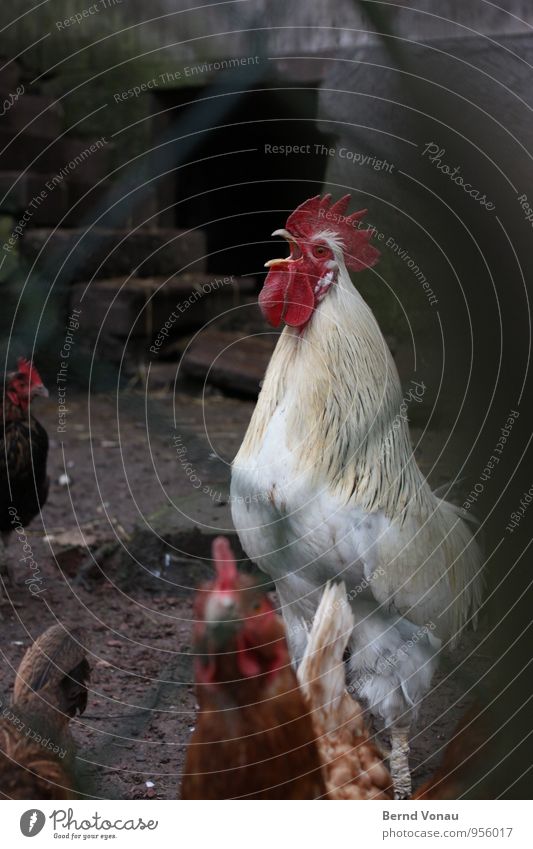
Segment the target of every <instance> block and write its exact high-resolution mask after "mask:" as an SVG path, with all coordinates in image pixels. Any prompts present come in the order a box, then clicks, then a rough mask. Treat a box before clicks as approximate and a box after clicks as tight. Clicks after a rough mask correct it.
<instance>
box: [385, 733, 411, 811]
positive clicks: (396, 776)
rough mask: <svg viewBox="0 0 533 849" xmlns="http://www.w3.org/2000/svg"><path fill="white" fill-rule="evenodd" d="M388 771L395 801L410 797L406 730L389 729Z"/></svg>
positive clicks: (407, 736)
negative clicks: (389, 751)
mask: <svg viewBox="0 0 533 849" xmlns="http://www.w3.org/2000/svg"><path fill="white" fill-rule="evenodd" d="M389 765H390V771H391V775H392V781H393V784H394V798H395V799H409V798H410V796H411V771H410V769H409V731H408V729H406V728H392V729H391V753H390V762H389Z"/></svg>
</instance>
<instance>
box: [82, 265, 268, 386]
mask: <svg viewBox="0 0 533 849" xmlns="http://www.w3.org/2000/svg"><path fill="white" fill-rule="evenodd" d="M123 284H124V277H118V278H113V279H110V280H97V281H93V282H92V283H91V284H90V285H89V287H88V288H87V284H86V283H76V284H74V285H73V286H72V288H71V298H70V307H71V309H72V308H77V309H81V310H82V317H81V319H80V320H81V325H82V329H83V337H82V340H81V341H82V345H83V346H85V347H86V348H87V349H91V350H92V349H93V348H94V345H95V343H96V340H97V339H98V343H97V344H98V350H99V352H100V351H101V353H102V356H105V358H106V359H107V360H110V361H111V362H120V361H121V359H122V356H123V353H124V347H125V345H127V346H128V352H127V353H128V358H127V361H128V363H134V364H141V363H143V362H144V363H146V362H148V361H149V360H152V361H155V362H157V361H159V360H160V359H162V358H164V357H165V356H167V355H168V354H169V352H170V350H169V349H171V348H172V346H174V345H175V343H176V341H177V340H178V339H179V338H180V337H182V336H183V335H184V334H187V333H188V332H189V331H191V330H192V329H193V328H198V327H201V326H202V325H203V324H205V323H206V322H209V321H211V320H212V319H214V318H217V317H218V316H220V315H224V314H226V313H227V312H228V310H229V309H231V308H233V307H238V306H239V304H241V303H243V301H244V300H245V299H246V298H247V297H249V296H250V293H251V292H252V291H254V289H255V281H254V280H253V279H251V278H235V277H229V276H227V277H225V276H223V275H218V276H217V275H214V274H205V273H197V272H188V273H185V274H178V275H174V276H173V277H170V278H165V277H152V278H150V277H149V278H133V279H130V280H127V282H126V283H125V284H124V285H123ZM126 370H128V368H127V369H126Z"/></svg>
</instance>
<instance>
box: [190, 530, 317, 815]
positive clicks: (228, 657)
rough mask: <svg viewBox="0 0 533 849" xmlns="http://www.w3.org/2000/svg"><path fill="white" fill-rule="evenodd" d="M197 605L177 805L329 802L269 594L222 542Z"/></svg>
mask: <svg viewBox="0 0 533 849" xmlns="http://www.w3.org/2000/svg"><path fill="white" fill-rule="evenodd" d="M213 559H214V561H215V566H216V569H217V576H216V579H215V580H214V581H213V582H212V583H210V584H208V585H206V586H205V587H203V588H202V589H200V591H199V592H198V595H197V598H196V608H195V619H196V626H195V635H194V650H195V654H196V659H195V673H196V682H197V686H196V690H197V698H198V703H199V706H200V710H199V713H198V717H197V723H196V729H195V731H194V734H193V737H192V740H191V743H190V745H189V749H188V751H187V758H186V762H185V774H184V778H183V783H182V792H181V796H182V798H183V799H235V798H246V799H317V798H320V797H324V796H326V787H325V783H324V777H323V772H322V768H321V762H320V756H319V752H318V748H317V744H316V742H315V732H314V729H313V723H312V721H311V717H310V715H309V711H308V708H307V707H306V704H305V702H304V699H303V696H302V694H301V692H300V689H299V687H298V682H297V680H296V676H295V673H294V671H293V668H292V666H291V661H290V658H289V653H288V649H287V642H286V639H285V630H284V627H283V623H282V621H281V619H280V618H279V617H278V616H277V615H276V613H275V611H274V608H273V606H272V603H271V601H270V599H269V598H268V596H267V595H266V593H265V592H264V591H263V590H261V589H260V588H258V587H256V586H255V585H254V581H253V580H252V579H251V578H250V577H248V576H246V575H243V574H239V572H238V571H237V567H236V564H235V560H234V557H233V554H232V552H231V549H230V546H229V543H228V541H227V540H226V539H224V538H222V537H219V538H217V539H216V540H215V542H214V544H213Z"/></svg>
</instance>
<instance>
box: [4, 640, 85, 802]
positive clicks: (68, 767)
mask: <svg viewBox="0 0 533 849" xmlns="http://www.w3.org/2000/svg"><path fill="white" fill-rule="evenodd" d="M89 675H90V667H89V663H88V661H87V658H86V656H85V651H84V649H83V633H82V632H81V631H80V630H77V629H73V630H71V631H70V632H67V631H66V630H65V628H64V627H63V626H62V625H54V626H52V627H51V628H48V630H47V631H45V632H44V634H41V636H40V637H39V638H38V639H37V640H36V641H35V643H34V644H33V646H31V648H29V649H28V651H27V652H26V654H25V655H24V657H23V658H22V661H21V664H20V666H19V669H18V672H17V677H16V680H15V686H14V691H13V703H12V705H11V707H10V708H6V709H4V711H3V719H2V720H1V722H0V796H1V797H2V798H5V799H70V798H72V797H74V796H75V795H76V790H77V781H76V778H75V769H74V760H75V754H74V745H73V740H72V737H71V735H70V732H69V728H68V725H69V720H70V718H71V717H73V716H75V715H76V713H80V714H81V713H83V711H84V710H85V707H86V704H87V686H86V684H87V681H88V679H89Z"/></svg>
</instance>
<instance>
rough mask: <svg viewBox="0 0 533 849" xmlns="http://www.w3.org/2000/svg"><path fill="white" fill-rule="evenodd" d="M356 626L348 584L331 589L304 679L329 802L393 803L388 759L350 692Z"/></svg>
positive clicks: (314, 630) (322, 604) (302, 683)
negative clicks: (349, 650)
mask: <svg viewBox="0 0 533 849" xmlns="http://www.w3.org/2000/svg"><path fill="white" fill-rule="evenodd" d="M353 627H354V622H353V613H352V610H351V607H350V604H349V602H348V598H347V596H346V589H345V587H344V584H342V583H341V584H328V585H327V586H326V588H325V590H324V592H323V594H322V599H321V601H320V604H319V606H318V609H317V612H316V614H315V618H314V621H313V625H312V628H311V632H310V634H309V639H308V641H307V647H306V650H305V654H304V656H303V659H302V662H301V664H300V666H299V668H298V680H299V682H300V687H301V690H302V692H303V693H304V695H305V697H306V700H307V703H308V705H309V708H310V710H311V715H312V718H313V724H314V727H315V733H316V738H317V742H318V746H319V751H320V756H321V759H322V763H323V765H324V774H325V777H326V785H327V789H328V793H329V798H331V799H379V800H386V799H392V798H393V797H394V791H393V785H392V778H391V776H390V773H389V771H388V769H387V768H386V766H385V764H384V763H383V755H382V753H381V751H380V749H379V748H378V747H377V745H376V744H375V743H374V742H373V741H372V739H371V737H370V735H369V733H368V730H367V728H366V726H365V723H364V718H363V712H362V710H361V707H360V705H359V703H358V702H357V701H355V699H354V698H352V696H351V695H350V694H349V693H348V692H347V690H346V673H345V665H344V661H343V656H344V653H345V650H346V647H347V645H348V641H349V639H350V635H351V633H352V631H353Z"/></svg>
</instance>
